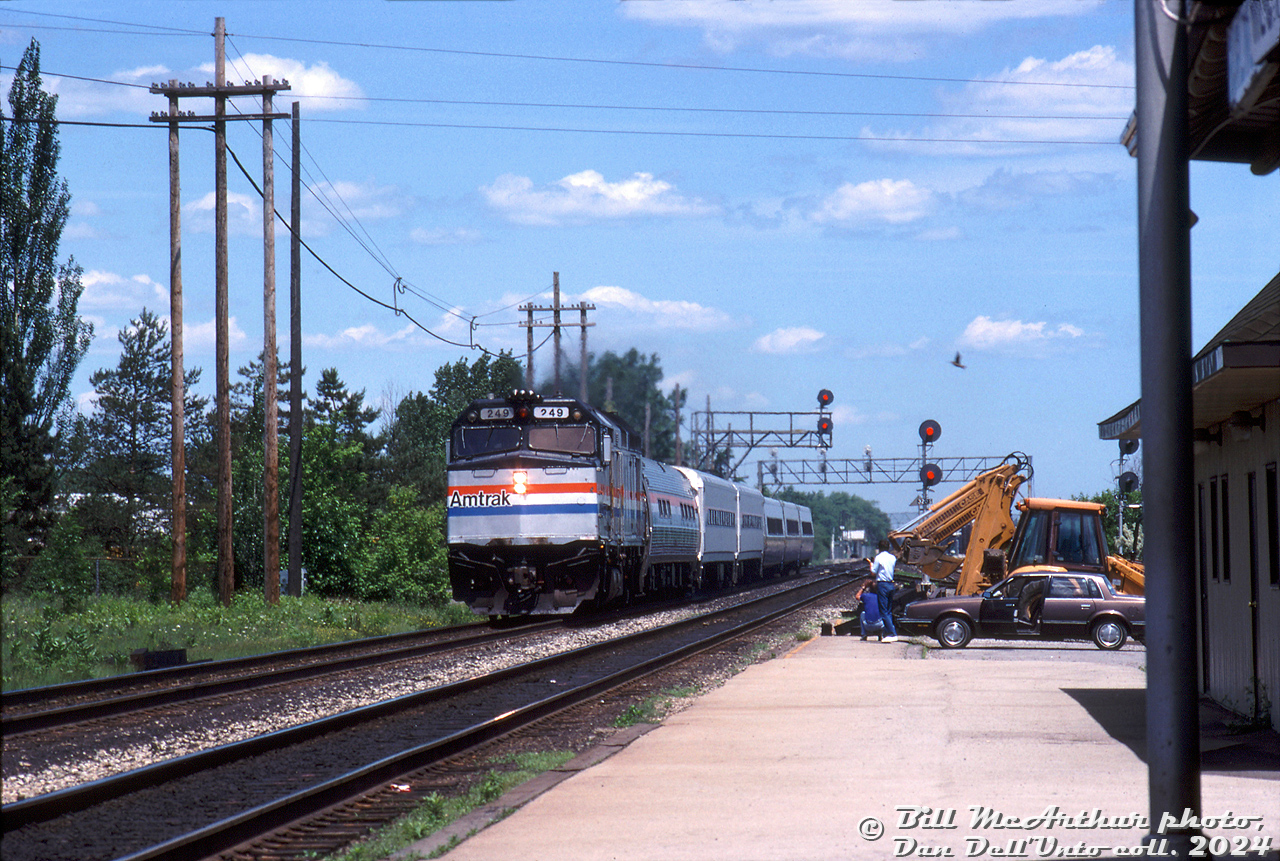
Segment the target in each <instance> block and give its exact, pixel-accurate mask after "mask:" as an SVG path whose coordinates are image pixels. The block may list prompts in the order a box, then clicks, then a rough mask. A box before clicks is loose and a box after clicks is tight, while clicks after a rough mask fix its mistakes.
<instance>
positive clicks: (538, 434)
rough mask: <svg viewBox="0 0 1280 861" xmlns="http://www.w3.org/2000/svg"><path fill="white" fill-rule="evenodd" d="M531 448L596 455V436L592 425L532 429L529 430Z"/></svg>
mask: <svg viewBox="0 0 1280 861" xmlns="http://www.w3.org/2000/svg"><path fill="white" fill-rule="evenodd" d="M529 448H531V449H533V450H534V451H561V452H567V453H569V454H595V450H596V435H595V431H594V430H592V428H591V426H590V425H563V426H554V425H553V426H551V427H546V426H540V427H531V428H529Z"/></svg>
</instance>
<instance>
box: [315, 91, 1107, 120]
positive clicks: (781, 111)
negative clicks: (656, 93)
mask: <svg viewBox="0 0 1280 861" xmlns="http://www.w3.org/2000/svg"><path fill="white" fill-rule="evenodd" d="M307 98H309V99H317V100H320V99H325V100H331V101H365V102H396V103H401V104H426V105H458V106H465V107H492V108H566V109H572V110H601V111H659V112H660V111H672V112H683V113H710V114H764V115H782V116H802V117H924V118H929V119H962V120H963V119H981V120H1107V121H1111V120H1126V119H1128V117H1127V116H1123V117H1122V116H1120V115H1118V114H1116V115H1112V116H1089V115H1080V114H1062V115H1054V114H989V113H982V114H948V113H940V112H928V111H805V110H792V109H785V108H708V107H688V106H677V105H591V104H581V105H580V104H571V103H560V102H493V101H482V100H476V99H410V98H401V97H395V96H359V97H353V96H308V97H307Z"/></svg>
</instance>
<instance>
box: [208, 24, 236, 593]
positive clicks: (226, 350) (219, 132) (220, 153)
mask: <svg viewBox="0 0 1280 861" xmlns="http://www.w3.org/2000/svg"><path fill="white" fill-rule="evenodd" d="M226 36H227V25H226V19H224V18H218V19H216V22H215V25H214V36H213V51H214V81H213V83H214V87H216V89H217V93H216V97H215V98H214V102H213V114H214V117H215V119H214V122H213V152H214V162H213V188H214V231H213V233H214V249H215V250H214V258H215V262H214V288H213V291H214V293H213V295H214V298H213V305H214V311H213V313H214V320H215V323H214V344H215V348H214V352H215V357H214V365H215V368H216V371H215V377H216V378H217V412H218V426H217V429H216V430H215V431H214V436H215V437H217V440H218V499H217V503H216V506H217V515H218V599H219V600H220V601H221V602H222V604H223V606H224V607H230V606H231V595H232V592H234V591H235V582H236V570H235V550H234V547H233V544H232V540H231V538H232V536H231V529H232V521H231V515H232V511H231V373H230V370H229V365H230V353H231V351H230V329H229V323H228V315H229V310H228V298H227V294H228V284H227V282H228V268H227V120H226V116H227V98H226V96H225V95H223V93H222V88H223V87H225V86H226V85H227V49H226Z"/></svg>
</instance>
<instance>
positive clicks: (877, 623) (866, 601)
mask: <svg viewBox="0 0 1280 861" xmlns="http://www.w3.org/2000/svg"><path fill="white" fill-rule="evenodd" d="M853 597H854V598H856V599H857V600H858V601H860V602H861V603H860V612H859V613H858V625H859V627H860V628H861V629H862V639H863V640H866V639H867V636H868V635H869V634H879V636H880V639H881V640H883V639H884V622H882V621H881V620H880V598H879V596H878V595H876V580H875V578H874V577H868V578H867V579H865V580H863V581H862V585H860V586H859V587H858V591H857V592H855V593H854V596H853Z"/></svg>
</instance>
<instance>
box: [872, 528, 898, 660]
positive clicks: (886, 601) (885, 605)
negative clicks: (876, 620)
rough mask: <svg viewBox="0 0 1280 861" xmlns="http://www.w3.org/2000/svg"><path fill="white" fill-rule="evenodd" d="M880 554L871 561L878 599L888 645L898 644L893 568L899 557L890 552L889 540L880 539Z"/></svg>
mask: <svg viewBox="0 0 1280 861" xmlns="http://www.w3.org/2000/svg"><path fill="white" fill-rule="evenodd" d="M879 549H880V552H879V553H877V554H876V558H875V559H873V560H872V561H871V573H872V574H874V575H875V577H876V597H878V598H879V599H880V618H881V620H882V621H883V622H884V630H885V633H886V634H887V635H888V636H886V637H885V638H884V642H886V643H896V642H898V631H897V629H896V628H894V627H893V592H894V583H893V566H894V565H896V564H897V563H898V557H897V556H894V555H893V554H892V553H890V552H889V540H888V539H887V538H882V539H880V544H879Z"/></svg>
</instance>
